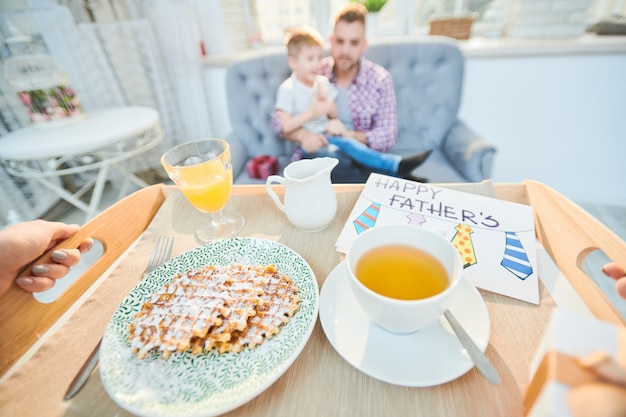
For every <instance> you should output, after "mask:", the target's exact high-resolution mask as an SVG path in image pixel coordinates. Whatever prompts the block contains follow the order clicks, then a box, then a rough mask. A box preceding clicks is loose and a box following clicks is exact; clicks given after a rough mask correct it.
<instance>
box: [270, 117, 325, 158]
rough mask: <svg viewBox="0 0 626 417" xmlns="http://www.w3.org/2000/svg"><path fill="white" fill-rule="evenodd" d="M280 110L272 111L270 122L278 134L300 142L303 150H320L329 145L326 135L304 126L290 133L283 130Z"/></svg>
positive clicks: (309, 151)
mask: <svg viewBox="0 0 626 417" xmlns="http://www.w3.org/2000/svg"><path fill="white" fill-rule="evenodd" d="M279 112H280V110H274V111H273V112H272V116H271V117H270V124H271V125H272V130H274V132H275V133H276V135H278V136H282V137H284V138H285V139H287V140H289V141H291V142H295V143H297V144H299V145H300V147H301V148H302V150H303V151H305V152H307V153H315V152H318V151H319V150H320V149H322V148H323V147H324V146H326V145H328V141H327V140H326V136H324V135H323V134H321V133H313V132H311V131H309V130H306V129H304V128H302V127H300V128H298V129H295V130H292V131H291V132H288V133H286V132H283V128H282V123H281V120H280V115H279Z"/></svg>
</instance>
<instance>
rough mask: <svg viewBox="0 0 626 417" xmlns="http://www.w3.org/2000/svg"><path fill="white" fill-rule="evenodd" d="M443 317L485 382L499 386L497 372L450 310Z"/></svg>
mask: <svg viewBox="0 0 626 417" xmlns="http://www.w3.org/2000/svg"><path fill="white" fill-rule="evenodd" d="M443 315H444V316H445V318H446V320H448V323H450V327H452V330H454V333H455V334H456V337H458V338H459V341H460V342H461V344H462V345H463V347H464V348H465V350H467V353H468V354H469V356H470V358H471V359H472V361H473V362H474V365H476V368H478V370H479V371H480V373H481V374H483V376H484V377H485V379H487V381H489V382H491V383H492V384H496V385H497V384H499V383H500V375H499V374H498V371H497V370H496V368H495V367H494V366H493V364H492V363H491V361H489V358H487V356H486V355H485V354H484V353H483V352H482V351H481V350H480V349H479V348H478V346H476V343H474V341H473V340H472V338H471V337H470V336H469V335H468V334H467V332H466V331H465V329H464V328H463V326H461V324H460V323H459V322H458V321H457V319H456V317H454V316H453V315H452V313H451V312H450V310H446V311H445V312H444V313H443Z"/></svg>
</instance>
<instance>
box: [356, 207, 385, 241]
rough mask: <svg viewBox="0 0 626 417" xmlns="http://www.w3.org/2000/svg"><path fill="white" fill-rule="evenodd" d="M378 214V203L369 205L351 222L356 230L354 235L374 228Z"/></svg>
mask: <svg viewBox="0 0 626 417" xmlns="http://www.w3.org/2000/svg"><path fill="white" fill-rule="evenodd" d="M378 213H380V203H372V204H370V206H369V207H368V208H366V209H365V211H364V212H363V213H361V214H360V215H359V217H357V218H356V219H355V220H354V221H353V222H352V224H354V227H355V228H356V233H357V234H358V235H360V234H361V233H363V232H364V231H366V230H367V229H369V228H372V227H374V225H375V224H376V219H377V218H378Z"/></svg>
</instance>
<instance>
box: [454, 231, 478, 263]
mask: <svg viewBox="0 0 626 417" xmlns="http://www.w3.org/2000/svg"><path fill="white" fill-rule="evenodd" d="M455 229H456V234H455V235H454V237H453V238H452V244H453V245H454V247H455V248H456V250H458V251H459V254H460V255H461V260H462V263H463V268H467V267H468V266H472V265H474V264H475V263H476V262H477V261H476V253H475V252H474V244H473V243H472V238H471V236H470V235H471V234H472V233H474V231H473V230H472V228H471V227H469V226H468V225H466V224H462V223H461V224H459V225H458V226H457V227H455Z"/></svg>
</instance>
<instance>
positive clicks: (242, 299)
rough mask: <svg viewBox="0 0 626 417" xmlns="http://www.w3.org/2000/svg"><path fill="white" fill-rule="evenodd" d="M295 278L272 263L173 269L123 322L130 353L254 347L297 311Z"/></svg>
mask: <svg viewBox="0 0 626 417" xmlns="http://www.w3.org/2000/svg"><path fill="white" fill-rule="evenodd" d="M297 293H298V288H297V286H296V285H295V283H294V282H293V281H292V280H291V279H290V278H289V277H287V276H285V275H282V276H281V275H279V274H278V271H277V269H276V267H275V266H274V265H261V266H248V265H242V264H232V265H226V266H214V265H209V266H206V267H203V268H200V269H197V270H192V271H187V272H184V273H181V274H178V275H177V276H176V277H174V279H173V280H172V282H170V283H169V284H167V285H166V286H165V287H163V289H162V290H161V291H159V292H157V293H155V294H154V295H153V296H152V297H151V299H150V300H148V301H147V302H145V303H144V304H143V306H142V308H141V311H140V312H139V313H137V314H136V315H135V318H134V320H133V322H132V323H131V324H130V326H129V332H130V337H129V341H130V344H131V348H132V349H133V352H135V353H136V354H137V355H138V356H139V357H140V358H144V357H145V356H146V355H147V354H148V352H150V351H151V350H153V349H158V350H159V351H161V352H162V354H163V356H164V357H165V358H167V357H169V355H170V354H171V352H183V351H185V350H187V349H191V350H192V352H193V353H200V352H202V351H203V350H205V349H206V350H210V349H212V348H217V349H218V350H219V351H220V353H224V352H239V351H241V349H243V348H244V347H245V346H248V347H249V348H254V347H255V346H258V345H259V344H261V343H262V342H263V341H264V340H265V339H267V338H269V337H271V336H273V335H275V334H277V333H278V332H279V331H280V327H281V326H282V325H283V324H285V323H287V322H288V321H289V318H290V317H292V316H293V314H294V313H295V312H296V311H297V310H298V303H299V301H300V297H299V296H298V294H297Z"/></svg>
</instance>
